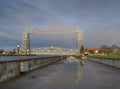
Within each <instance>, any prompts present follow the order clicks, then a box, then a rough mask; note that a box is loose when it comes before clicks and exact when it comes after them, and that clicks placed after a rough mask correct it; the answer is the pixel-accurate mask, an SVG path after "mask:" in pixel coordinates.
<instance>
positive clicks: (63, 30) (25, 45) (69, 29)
mask: <svg viewBox="0 0 120 89" xmlns="http://www.w3.org/2000/svg"><path fill="white" fill-rule="evenodd" d="M73 33H76V36H77V42H78V45H77V47H78V48H77V49H78V51H79V52H80V50H81V46H82V45H83V34H82V32H81V30H80V28H79V27H74V26H56V25H55V26H43V27H39V28H27V29H26V31H25V32H24V33H23V42H22V52H24V53H29V52H30V35H31V34H39V35H40V34H73Z"/></svg>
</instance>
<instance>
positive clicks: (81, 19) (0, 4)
mask: <svg viewBox="0 0 120 89" xmlns="http://www.w3.org/2000/svg"><path fill="white" fill-rule="evenodd" d="M56 24H57V25H72V26H79V27H80V29H81V30H82V32H83V35H84V45H85V47H99V46H100V45H103V44H107V45H112V44H117V45H119V46H120V35H119V33H120V0H0V47H1V48H2V47H3V46H6V45H12V44H17V43H20V44H21V41H22V34H23V32H24V31H25V28H29V27H40V26H44V25H45V26H46V25H56ZM64 37H65V36H64ZM70 37H71V36H70ZM48 38H49V37H48ZM55 38H56V40H57V39H59V37H55ZM68 38H69V37H68ZM41 40H42V41H41V42H42V45H45V44H49V43H46V42H45V43H44V39H41ZM47 40H49V39H47ZM68 40H69V42H68V43H65V42H66V40H65V41H64V40H63V41H62V42H63V43H65V44H66V45H67V46H68V45H70V44H72V45H75V44H73V42H74V43H75V41H74V38H73V39H72V40H70V39H68ZM49 42H51V41H50V40H49ZM59 42H61V40H60V41H59ZM59 42H58V43H59ZM43 43H44V44H43ZM56 43H57V42H56ZM46 46H47V45H46ZM70 47H72V46H70Z"/></svg>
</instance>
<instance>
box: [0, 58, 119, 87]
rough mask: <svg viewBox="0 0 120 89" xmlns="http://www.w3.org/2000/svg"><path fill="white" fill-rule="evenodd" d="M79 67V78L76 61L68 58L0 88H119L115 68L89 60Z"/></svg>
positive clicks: (3, 84) (0, 85)
mask: <svg viewBox="0 0 120 89" xmlns="http://www.w3.org/2000/svg"><path fill="white" fill-rule="evenodd" d="M73 60H76V59H74V58H73ZM80 67H81V68H82V67H83V70H81V69H79V70H81V72H80V73H81V75H82V76H80V80H79V79H78V77H77V74H78V72H77V70H78V69H77V68H78V66H77V64H76V62H74V61H71V58H68V60H62V61H59V62H57V63H55V64H53V65H49V66H46V67H45V68H42V69H38V70H35V71H33V72H30V73H27V74H24V75H22V76H20V77H19V78H15V79H13V80H11V81H8V82H4V83H2V84H0V89H120V84H119V83H120V71H118V70H116V69H115V68H112V67H109V66H106V65H102V64H99V63H95V62H92V61H89V60H85V63H84V66H80Z"/></svg>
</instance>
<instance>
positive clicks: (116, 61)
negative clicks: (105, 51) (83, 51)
mask: <svg viewBox="0 0 120 89" xmlns="http://www.w3.org/2000/svg"><path fill="white" fill-rule="evenodd" d="M88 59H90V60H92V61H95V62H99V63H102V64H106V65H109V66H113V67H116V68H120V59H103V58H88Z"/></svg>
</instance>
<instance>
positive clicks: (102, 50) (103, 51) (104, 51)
mask: <svg viewBox="0 0 120 89" xmlns="http://www.w3.org/2000/svg"><path fill="white" fill-rule="evenodd" d="M99 50H101V52H102V53H104V54H107V53H108V46H107V45H101V46H100V47H99Z"/></svg>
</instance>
